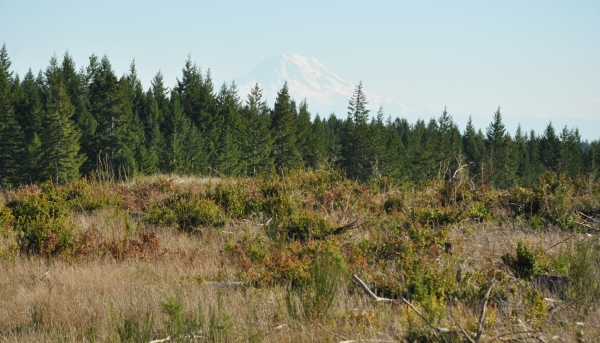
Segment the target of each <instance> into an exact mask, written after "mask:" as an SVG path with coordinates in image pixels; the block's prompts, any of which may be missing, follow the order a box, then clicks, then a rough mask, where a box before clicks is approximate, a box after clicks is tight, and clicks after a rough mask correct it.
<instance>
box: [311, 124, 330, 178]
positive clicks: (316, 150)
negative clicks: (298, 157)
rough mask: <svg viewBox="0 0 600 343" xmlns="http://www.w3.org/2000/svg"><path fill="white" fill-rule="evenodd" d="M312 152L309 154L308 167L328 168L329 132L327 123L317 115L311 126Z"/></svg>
mask: <svg viewBox="0 0 600 343" xmlns="http://www.w3.org/2000/svg"><path fill="white" fill-rule="evenodd" d="M310 137H311V138H310V139H311V141H310V150H309V152H308V156H307V160H308V165H309V166H310V167H311V168H313V169H321V168H325V167H326V166H327V158H328V154H327V148H328V147H327V131H326V128H325V123H324V122H323V120H322V119H321V117H320V116H319V114H317V115H316V116H315V120H314V121H313V123H312V124H311V134H310Z"/></svg>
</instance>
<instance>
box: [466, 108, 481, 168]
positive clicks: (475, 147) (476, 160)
mask: <svg viewBox="0 0 600 343" xmlns="http://www.w3.org/2000/svg"><path fill="white" fill-rule="evenodd" d="M477 138H478V136H477V132H476V131H475V127H474V126H473V120H472V118H471V117H470V116H469V121H468V122H467V126H466V128H465V132H464V134H463V149H464V152H465V155H466V158H467V163H468V164H469V174H470V175H471V176H473V177H476V176H477V175H478V173H479V171H480V166H481V163H482V156H483V151H482V150H483V149H482V148H483V144H482V143H483V142H478V139H477Z"/></svg>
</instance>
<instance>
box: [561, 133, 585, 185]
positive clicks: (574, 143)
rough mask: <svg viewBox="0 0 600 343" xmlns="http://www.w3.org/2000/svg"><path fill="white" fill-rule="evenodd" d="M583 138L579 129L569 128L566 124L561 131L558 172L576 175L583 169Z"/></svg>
mask: <svg viewBox="0 0 600 343" xmlns="http://www.w3.org/2000/svg"><path fill="white" fill-rule="evenodd" d="M582 162H583V159H582V152H581V138H580V137H579V130H577V129H571V130H568V129H567V127H566V126H565V127H564V128H563V130H562V132H561V133H560V150H559V158H558V172H559V173H561V174H566V175H568V176H570V177H575V176H576V175H577V174H579V172H580V171H581V169H580V168H581V165H582Z"/></svg>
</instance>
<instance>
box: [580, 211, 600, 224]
mask: <svg viewBox="0 0 600 343" xmlns="http://www.w3.org/2000/svg"><path fill="white" fill-rule="evenodd" d="M577 213H579V215H580V216H584V217H586V218H587V219H589V220H591V221H593V222H594V223H596V224H600V221H598V220H597V219H596V218H593V217H590V216H588V215H585V214H583V213H581V212H577Z"/></svg>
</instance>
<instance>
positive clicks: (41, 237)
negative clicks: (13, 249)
mask: <svg viewBox="0 0 600 343" xmlns="http://www.w3.org/2000/svg"><path fill="white" fill-rule="evenodd" d="M61 200H62V199H61V198H60V197H55V196H54V194H53V193H51V192H40V193H36V194H30V195H25V196H20V197H15V198H14V199H12V200H10V201H9V202H8V203H7V204H6V207H7V208H9V209H10V210H11V212H12V215H13V216H14V221H13V230H14V231H15V233H16V236H17V243H18V245H19V249H20V250H21V252H22V253H26V254H40V255H43V256H50V255H57V254H59V253H61V252H63V251H65V250H67V249H68V248H69V247H71V245H72V240H73V237H74V230H75V223H74V222H73V214H72V213H71V212H70V211H68V210H67V208H66V206H65V203H64V201H61Z"/></svg>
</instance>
